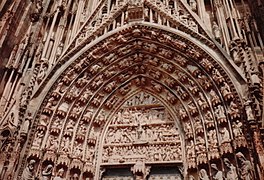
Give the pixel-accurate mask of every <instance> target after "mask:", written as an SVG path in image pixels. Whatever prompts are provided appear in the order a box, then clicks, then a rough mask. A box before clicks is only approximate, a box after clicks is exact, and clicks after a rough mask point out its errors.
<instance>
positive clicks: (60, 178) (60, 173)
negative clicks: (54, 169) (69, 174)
mask: <svg viewBox="0 0 264 180" xmlns="http://www.w3.org/2000/svg"><path fill="white" fill-rule="evenodd" d="M63 174H64V169H63V168H60V169H59V170H58V173H57V175H56V177H55V178H54V180H64V178H63Z"/></svg>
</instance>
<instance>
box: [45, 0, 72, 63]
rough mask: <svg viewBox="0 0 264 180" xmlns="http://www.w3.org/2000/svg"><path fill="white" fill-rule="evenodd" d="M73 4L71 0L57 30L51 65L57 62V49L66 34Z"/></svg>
mask: <svg viewBox="0 0 264 180" xmlns="http://www.w3.org/2000/svg"><path fill="white" fill-rule="evenodd" d="M71 2H72V1H71V0H70V1H69V2H68V4H67V8H66V11H65V13H64V15H63V17H62V18H61V20H60V23H59V26H58V30H57V32H56V35H55V37H56V38H55V42H54V46H53V47H54V48H53V51H52V53H51V56H50V60H51V64H54V63H55V61H56V53H57V49H58V46H59V44H60V43H61V42H62V37H63V34H64V32H65V26H66V24H67V17H68V15H69V11H70V5H71ZM68 36H69V34H68Z"/></svg>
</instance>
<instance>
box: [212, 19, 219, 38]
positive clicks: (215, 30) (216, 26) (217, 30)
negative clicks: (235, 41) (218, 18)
mask: <svg viewBox="0 0 264 180" xmlns="http://www.w3.org/2000/svg"><path fill="white" fill-rule="evenodd" d="M212 30H213V34H214V37H215V40H216V41H218V42H221V30H220V28H219V26H218V25H217V24H216V22H215V21H213V26H212Z"/></svg>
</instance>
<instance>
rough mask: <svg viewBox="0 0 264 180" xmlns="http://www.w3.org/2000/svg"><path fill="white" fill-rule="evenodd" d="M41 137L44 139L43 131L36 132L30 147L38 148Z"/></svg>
mask: <svg viewBox="0 0 264 180" xmlns="http://www.w3.org/2000/svg"><path fill="white" fill-rule="evenodd" d="M43 137H44V131H43V130H40V131H38V132H37V133H36V134H35V139H34V141H33V144H32V146H33V147H35V148H39V147H40V144H41V141H42V138H43Z"/></svg>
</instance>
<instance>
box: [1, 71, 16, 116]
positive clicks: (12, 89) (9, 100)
mask: <svg viewBox="0 0 264 180" xmlns="http://www.w3.org/2000/svg"><path fill="white" fill-rule="evenodd" d="M17 81H18V74H17V75H16V78H15V80H14V82H13V83H12V82H11V89H10V91H9V95H8V97H7V102H8V103H6V104H5V107H4V111H5V110H7V107H8V106H9V105H10V104H11V102H12V99H11V98H12V97H14V96H15V94H14V89H15V87H16V86H17Z"/></svg>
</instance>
